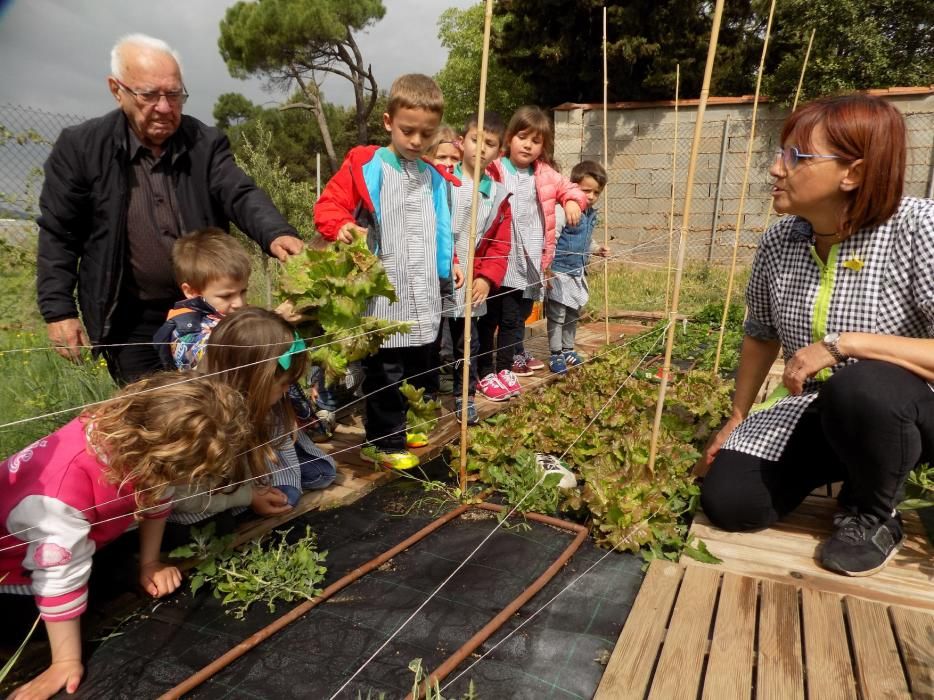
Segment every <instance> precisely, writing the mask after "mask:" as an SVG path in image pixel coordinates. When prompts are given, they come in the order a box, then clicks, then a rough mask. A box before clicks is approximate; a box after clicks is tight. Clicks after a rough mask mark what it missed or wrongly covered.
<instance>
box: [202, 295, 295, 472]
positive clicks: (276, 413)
mask: <svg viewBox="0 0 934 700" xmlns="http://www.w3.org/2000/svg"><path fill="white" fill-rule="evenodd" d="M294 341H295V330H294V329H293V328H292V326H291V325H289V323H288V322H287V321H285V320H284V319H283V318H282V317H281V316H279V315H278V314H276V313H274V312H272V311H269V310H267V309H262V308H259V307H255V306H247V307H244V308H242V309H239V310H237V311H234V312H232V313H230V314H228V315H227V316H225V317H224V318H223V319H221V321H220V323H218V324H217V326H216V327H215V328H214V330H213V331H212V332H211V335H210V337H209V338H208V342H207V344H206V346H205V350H204V357H203V358H202V359H201V362H200V363H199V364H198V369H199V370H200V371H201V372H203V373H205V374H208V375H211V376H215V377H216V378H217V379H218V380H219V381H221V382H224V383H226V384H229V385H230V386H232V387H234V388H235V389H236V390H237V391H239V392H240V393H241V394H243V397H244V400H245V401H246V413H247V420H248V421H249V422H250V424H251V426H252V431H253V447H252V448H251V449H250V450H249V452H248V453H247V463H248V464H249V467H250V472H251V473H252V475H253V476H254V477H260V478H264V479H265V477H268V476H269V466H268V465H269V464H270V463H275V462H276V457H275V445H276V444H277V443H278V442H279V441H280V440H281V439H282V438H283V437H285V435H277V434H276V432H277V431H281V432H283V433H288V432H292V431H294V430H295V428H296V420H295V413H294V412H293V411H292V408H291V404H290V403H289V402H288V400H286V399H284V398H281V399H280V400H279V401H276V400H275V399H276V396H275V394H276V393H277V392H280V393H281V391H282V389H281V385H282V382H283V381H284V380H287V382H288V384H294V383H296V382H298V380H299V379H300V378H301V377H303V376H304V375H305V372H306V369H307V366H308V353H306V352H298V353H295V354H293V355H292V356H291V358H292V359H291V365H290V367H289V369H288V370H283V369H282V367H281V366H280V365H279V358H280V357H281V356H282V355H283V354H284V353H286V352H288V351H289V349H290V348H291V347H292V343H293V342H294Z"/></svg>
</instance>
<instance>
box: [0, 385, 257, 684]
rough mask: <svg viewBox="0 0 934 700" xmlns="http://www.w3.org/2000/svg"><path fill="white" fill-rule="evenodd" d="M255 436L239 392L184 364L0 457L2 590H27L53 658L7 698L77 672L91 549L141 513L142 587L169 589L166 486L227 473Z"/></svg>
mask: <svg viewBox="0 0 934 700" xmlns="http://www.w3.org/2000/svg"><path fill="white" fill-rule="evenodd" d="M252 436H253V428H252V426H251V425H250V423H249V420H248V418H247V412H246V407H245V404H244V401H243V399H242V397H241V396H240V394H239V393H238V392H237V391H236V390H235V389H233V388H231V387H228V386H227V385H226V384H224V383H222V382H219V381H211V380H210V379H207V378H201V377H197V376H196V375H194V374H193V373H192V372H191V371H188V372H182V373H181V374H179V373H177V372H171V373H164V374H161V375H154V376H153V377H150V378H148V379H142V380H140V381H138V382H136V383H134V384H130V385H129V386H127V387H126V388H124V389H123V391H122V392H121V393H120V394H119V395H117V396H116V397H114V398H113V399H111V400H109V401H105V402H103V403H101V404H100V405H98V406H94V408H93V409H92V410H90V411H88V412H87V413H85V414H83V415H81V416H79V417H77V418H75V419H74V420H72V421H71V422H69V423H66V424H65V425H64V426H63V427H61V428H59V429H58V430H56V431H55V432H54V433H52V434H51V435H48V436H46V437H44V438H42V439H41V440H37V441H36V442H34V443H33V444H32V445H30V446H29V447H27V448H25V449H24V450H22V451H20V452H18V453H17V454H15V455H13V456H12V457H10V458H9V459H7V460H6V461H4V462H3V463H0V579H2V582H0V593H3V594H10V593H13V594H17V593H19V594H32V595H34V596H35V600H36V605H37V606H38V608H39V615H40V616H41V617H42V619H43V620H44V622H45V627H46V631H47V632H48V636H49V646H50V647H51V650H52V663H51V665H50V666H49V668H48V669H46V670H45V671H43V672H42V673H41V674H39V675H38V676H37V677H36V678H34V679H33V680H32V681H30V682H29V683H27V684H26V685H24V686H21V687H20V688H18V689H17V690H15V691H13V693H12V694H11V695H10V698H20V697H29V698H48V697H51V696H52V695H55V694H56V693H57V692H58V691H60V690H62V689H64V690H65V691H66V692H68V693H73V692H75V690H76V689H77V687H78V684H79V683H80V681H81V676H82V675H83V673H84V666H83V665H82V663H81V628H80V619H81V613H83V612H84V610H85V608H86V607H87V598H88V578H89V577H90V575H91V559H92V556H93V555H94V552H95V551H96V550H97V549H99V548H100V547H102V546H104V545H105V544H107V543H108V542H110V541H111V540H113V539H115V538H116V537H117V536H118V535H120V534H122V533H123V532H124V531H125V530H126V529H127V528H129V527H130V525H132V524H133V522H134V520H138V521H139V533H140V575H139V581H140V584H141V585H142V587H143V588H144V589H145V590H146V592H147V593H149V594H150V595H152V596H155V597H161V596H164V595H166V594H168V593H171V592H172V591H174V590H175V589H176V588H178V586H179V584H180V583H181V580H182V578H181V573H180V572H179V570H178V569H177V568H176V567H174V566H169V565H167V564H163V563H162V562H161V561H160V559H159V549H160V544H161V542H162V533H163V530H164V528H165V517H166V516H167V515H168V513H169V511H170V503H169V497H170V495H171V493H172V488H173V485H179V484H182V483H184V484H190V483H195V484H199V483H200V484H204V483H208V482H216V481H223V480H225V479H229V475H230V473H231V471H232V469H233V467H234V465H235V464H236V462H237V460H238V459H240V457H239V455H240V453H241V452H242V451H244V450H245V449H246V448H247V446H248V444H249V442H250V440H251V438H252Z"/></svg>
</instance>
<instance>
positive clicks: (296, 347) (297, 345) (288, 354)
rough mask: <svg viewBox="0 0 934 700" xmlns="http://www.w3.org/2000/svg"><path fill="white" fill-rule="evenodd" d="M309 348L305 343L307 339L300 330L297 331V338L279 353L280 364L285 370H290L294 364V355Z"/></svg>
mask: <svg viewBox="0 0 934 700" xmlns="http://www.w3.org/2000/svg"><path fill="white" fill-rule="evenodd" d="M307 349H308V346H307V345H305V341H304V340H302V339H301V337H300V336H299V335H298V331H295V340H293V341H292V346H291V347H290V348H289V349H288V350H286V351H285V352H284V353H282V354H281V355H279V366H280V367H281V368H282V369H283V371H285V372H288V371H289V368H290V367H291V366H292V355H295V354H297V353H300V352H304V351H305V350H307Z"/></svg>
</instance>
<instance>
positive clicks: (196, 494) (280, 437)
mask: <svg viewBox="0 0 934 700" xmlns="http://www.w3.org/2000/svg"><path fill="white" fill-rule="evenodd" d="M598 263H599V261H594V262H593V263H590V264H598ZM530 286H534V285H530ZM465 306H466V305H465ZM651 332H652V331H647V332H646V333H644V334H642V335H638V336H635V337H633V338H631V339H630V340H629V341H627V342H626V343H622V344H618V345H617V344H614V346H612V347H611V348H610V350H609V351H608V352H610V351H612V350H613V348H614V347H625V346H626V345H628V344H629V343H631V342H635V341H636V340H639V339H641V338H642V337H644V336H645V335H648V334H650V333H651ZM523 343H524V339H522V340H520V341H518V342H517V343H513V344H512V345H513V346H515V345H520V344H523ZM296 352H303V351H296ZM494 352H496V350H495V349H494V350H491V351H488V352H487V353H478V354H476V355H473V356H472V357H478V356H482V355H486V354H490V353H494ZM604 354H605V353H604ZM601 355H602V354H598V355H594V356H593V357H591V358H590V360H594V359H597V358H598V357H600V356H601ZM270 359H276V358H270ZM590 360H587V361H590ZM264 361H268V360H260V361H257V362H253V363H249V364H246V365H242V366H241V367H249V366H252V365H255V364H259V363H260V362H264ZM463 361H464V360H463V358H461V359H460V360H458V362H463ZM581 364H583V363H581ZM234 369H238V368H236V367H235V368H231V369H227V370H220V371H218V372H215V373H212V374H205V375H199V376H198V377H192V378H189V379H187V380H180V381H179V382H175V384H181V383H184V382H186V381H194V380H195V379H201V378H206V377H211V376H215V375H217V374H221V373H223V372H228V371H233V370H234ZM438 369H440V367H436V368H430V369H428V370H425V371H424V372H421V373H419V374H416V375H412V377H409V378H408V379H411V378H415V377H418V376H422V375H424V374H428V373H430V372H433V371H436V370H438ZM551 374H554V373H549V375H546V376H550V375H551ZM405 381H407V379H403V380H400V381H399V382H394V383H393V384H390V385H387V386H386V387H381V388H380V389H377V390H375V391H373V392H371V393H370V394H366V395H364V396H362V397H360V398H358V399H355V400H354V401H351V402H348V403H347V404H345V405H344V408H346V407H347V406H351V405H353V404H355V403H358V402H360V401H363V400H365V399H366V398H368V397H370V396H372V395H374V394H376V393H379V392H380V391H383V390H384V389H386V388H390V387H392V386H394V385H396V384H401V383H403V382H405ZM543 382H544V378H540V379H539V382H538V384H541V383H543ZM159 388H161V387H153V388H150V389H146V390H143V391H140V392H137V393H140V394H141V393H147V392H149V391H155V390H157V389H159ZM134 395H135V394H134ZM110 400H113V399H105V400H103V401H98V402H94V403H91V404H86V405H85V406H84V407H90V406H94V405H98V404H102V403H105V402H106V401H110ZM84 407H80V408H84ZM67 410H74V409H63V411H59V412H57V413H61V412H64V411H67ZM49 415H53V414H47V416H49ZM446 415H451V413H448V414H446ZM47 416H37V417H35V418H34V419H33V420H38V419H40V418H43V417H47ZM440 417H445V416H440ZM20 422H22V421H20ZM429 422H431V421H425V423H429ZM9 425H11V424H7V426H9ZM419 425H422V424H419ZM7 426H3V425H0V428H3V427H7ZM408 427H418V426H407V428H406V430H407V429H408ZM291 432H292V431H289V432H287V433H284V434H282V435H279V436H276V437H274V438H272V439H270V440H267V441H266V442H264V443H261V444H259V445H255V446H253V447H252V448H250V449H248V450H245V451H243V452H241V453H239V454H238V455H236V457H241V456H244V455H246V454H248V453H250V452H252V451H254V450H256V449H260V448H262V447H264V446H266V445H269V444H272V443H274V442H278V441H279V440H281V439H282V438H284V437H285V436H287V435H289V434H290V433H291ZM399 432H402V431H401V430H400V431H396V432H395V433H389V434H387V435H385V436H382V437H388V436H389V435H395V434H398V433H399ZM366 442H367V441H364V442H363V443H360V444H359V445H355V446H350V447H348V448H345V449H344V450H339V451H338V452H335V453H333V454H340V453H342V452H344V451H349V450H350V449H354V448H356V447H359V446H362V445H363V444H366ZM309 461H310V460H309ZM304 463H306V462H302V463H300V464H304ZM290 468H291V467H283V468H282V469H277V470H273V471H272V472H268V473H267V474H263V475H259V476H255V477H251V478H249V479H245V480H243V481H241V482H236V483H234V484H227V485H222V486H219V487H215V488H212V489H207V490H206V491H203V492H198V493H195V494H191V495H189V496H186V497H183V498H180V499H177V501H169V502H168V503H166V504H160V505H157V506H151V507H149V508H144V509H141V510H138V511H134V512H133V513H131V514H139V513H142V512H145V511H147V510H153V509H155V508H162V507H165V506H166V505H171V504H172V503H174V502H178V501H181V500H186V499H187V498H193V497H196V496H199V495H204V494H208V495H209V494H211V493H213V492H215V491H218V490H224V489H227V488H230V487H231V486H234V485H236V484H238V483H245V482H247V481H251V480H254V479H265V478H267V477H268V476H269V475H271V474H275V473H278V472H279V471H284V470H287V469H290ZM167 485H168V484H158V485H155V486H151V487H148V488H146V489H142V490H140V491H139V492H134V494H135V493H145V492H146V491H150V490H153V489H158V488H163V487H165V486H167ZM129 495H130V494H127V496H122V497H120V498H116V499H111V500H110V501H106V502H105V503H102V504H96V505H95V506H92V507H91V508H87V509H84V510H83V511H79V512H81V513H83V512H86V511H87V510H91V509H93V508H97V507H100V506H102V505H106V504H108V503H113V502H116V501H120V500H123V499H124V498H126V497H128V496H129ZM131 514H128V515H131ZM118 517H126V516H118ZM28 529H31V528H25V529H23V530H20V531H18V533H23V532H26V531H27V530H28ZM18 533H9V534H8V535H5V536H4V537H3V538H0V539H4V538H5V537H8V536H12V535H15V534H18ZM36 541H37V540H36ZM21 544H22V543H21ZM26 544H28V543H26ZM13 546H14V547H15V546H19V545H13ZM9 548H11V547H7V548H5V549H9ZM0 551H4V549H0Z"/></svg>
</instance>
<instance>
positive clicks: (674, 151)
mask: <svg viewBox="0 0 934 700" xmlns="http://www.w3.org/2000/svg"><path fill="white" fill-rule="evenodd" d="M680 94H681V64H680V63H677V64H675V137H674V139H673V143H672V147H671V206H670V208H669V210H668V266H667V267H666V268H665V311H668V302H669V301H670V300H671V253H672V250H671V249H672V247H673V242H674V239H675V184H676V183H677V177H678V97H679V95H680Z"/></svg>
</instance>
